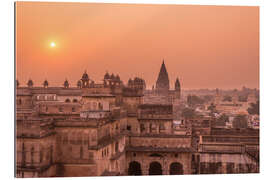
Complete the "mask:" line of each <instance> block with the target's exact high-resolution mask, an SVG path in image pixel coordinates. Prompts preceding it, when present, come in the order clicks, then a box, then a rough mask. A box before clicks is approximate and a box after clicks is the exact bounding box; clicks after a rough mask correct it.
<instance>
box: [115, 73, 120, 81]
mask: <svg viewBox="0 0 270 180" xmlns="http://www.w3.org/2000/svg"><path fill="white" fill-rule="evenodd" d="M115 80H116V81H118V82H120V77H119V75H118V74H117V75H116V77H115Z"/></svg>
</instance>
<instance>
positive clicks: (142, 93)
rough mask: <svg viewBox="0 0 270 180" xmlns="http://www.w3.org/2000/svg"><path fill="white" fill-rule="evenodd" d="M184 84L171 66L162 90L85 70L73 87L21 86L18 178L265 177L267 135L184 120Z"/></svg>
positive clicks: (163, 73)
mask: <svg viewBox="0 0 270 180" xmlns="http://www.w3.org/2000/svg"><path fill="white" fill-rule="evenodd" d="M185 107H186V105H185V101H183V99H182V98H181V84H180V81H179V79H178V78H177V79H176V80H175V86H174V88H170V83H169V76H168V73H167V70H166V67H165V63H164V61H163V63H162V65H161V69H160V72H159V75H158V78H157V81H156V85H155V87H153V88H152V89H151V90H147V89H146V84H145V81H144V80H143V79H141V78H138V77H135V78H134V79H129V81H128V83H127V84H125V83H124V82H123V81H122V80H121V78H120V77H119V76H118V75H116V76H115V75H114V74H111V75H110V74H109V73H106V74H105V75H104V81H103V83H95V82H94V81H92V80H90V78H89V75H88V74H87V73H86V72H84V73H83V75H82V78H81V79H80V80H79V81H78V82H77V87H71V86H70V84H69V82H68V81H67V80H66V81H65V82H64V85H63V87H50V86H49V83H48V81H47V80H46V81H44V83H43V87H37V86H34V83H33V81H31V80H29V81H28V83H27V86H21V85H20V84H19V82H18V81H17V87H16V176H17V177H67V176H115V175H169V174H173V175H175V174H217V173H258V172H259V131H258V130H256V129H241V130H236V129H225V128H224V129H217V128H215V127H212V121H213V117H211V116H208V115H205V116H204V115H202V116H196V117H193V118H188V119H187V118H184V117H183V115H182V110H183V109H184V108H185Z"/></svg>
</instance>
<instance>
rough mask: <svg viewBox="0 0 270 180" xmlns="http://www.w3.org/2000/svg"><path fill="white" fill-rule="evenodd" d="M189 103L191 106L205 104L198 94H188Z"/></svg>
mask: <svg viewBox="0 0 270 180" xmlns="http://www.w3.org/2000/svg"><path fill="white" fill-rule="evenodd" d="M187 103H188V105H189V106H194V105H197V104H203V103H204V100H203V99H201V98H200V97H198V96H196V95H188V97H187Z"/></svg>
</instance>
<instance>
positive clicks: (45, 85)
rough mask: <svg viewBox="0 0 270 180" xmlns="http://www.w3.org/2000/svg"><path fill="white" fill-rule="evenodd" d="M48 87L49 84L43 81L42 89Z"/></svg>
mask: <svg viewBox="0 0 270 180" xmlns="http://www.w3.org/2000/svg"><path fill="white" fill-rule="evenodd" d="M48 86H49V82H48V81H47V80H45V81H44V82H43V87H45V88H47V87H48Z"/></svg>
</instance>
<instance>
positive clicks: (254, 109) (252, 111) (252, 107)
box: [247, 101, 260, 115]
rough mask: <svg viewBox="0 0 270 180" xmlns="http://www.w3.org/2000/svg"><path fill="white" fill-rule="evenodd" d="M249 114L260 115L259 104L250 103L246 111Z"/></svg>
mask: <svg viewBox="0 0 270 180" xmlns="http://www.w3.org/2000/svg"><path fill="white" fill-rule="evenodd" d="M247 111H248V113H249V114H252V115H254V114H257V115H259V114H260V103H259V101H257V102H256V103H250V107H249V108H248V109H247Z"/></svg>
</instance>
